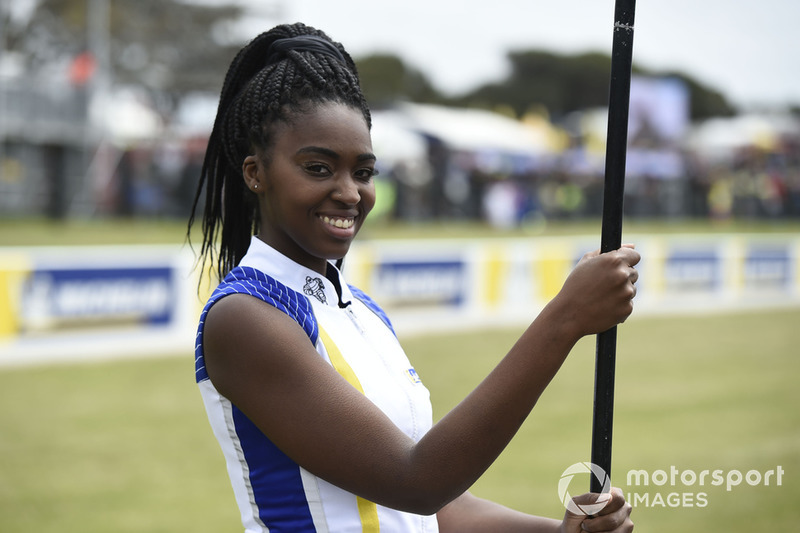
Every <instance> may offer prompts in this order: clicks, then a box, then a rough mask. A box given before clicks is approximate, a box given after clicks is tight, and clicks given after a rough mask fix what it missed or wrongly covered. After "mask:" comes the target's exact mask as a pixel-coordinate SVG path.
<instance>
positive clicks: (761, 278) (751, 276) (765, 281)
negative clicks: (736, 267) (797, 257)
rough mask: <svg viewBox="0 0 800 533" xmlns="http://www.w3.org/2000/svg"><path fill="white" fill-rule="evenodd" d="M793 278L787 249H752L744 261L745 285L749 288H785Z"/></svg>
mask: <svg viewBox="0 0 800 533" xmlns="http://www.w3.org/2000/svg"><path fill="white" fill-rule="evenodd" d="M791 277H792V258H791V256H790V255H789V250H788V249H787V248H775V249H751V250H750V251H749V252H748V254H747V256H746V257H745V259H744V285H745V287H748V288H757V289H763V288H785V287H788V286H789V282H790V281H791Z"/></svg>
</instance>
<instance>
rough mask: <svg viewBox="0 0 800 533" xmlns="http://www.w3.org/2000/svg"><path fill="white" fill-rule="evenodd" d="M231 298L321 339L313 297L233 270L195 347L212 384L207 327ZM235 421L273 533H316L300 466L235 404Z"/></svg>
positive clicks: (262, 514)
mask: <svg viewBox="0 0 800 533" xmlns="http://www.w3.org/2000/svg"><path fill="white" fill-rule="evenodd" d="M230 294H249V295H251V296H253V297H255V298H258V299H260V300H263V301H264V302H267V303H268V304H270V305H272V306H274V307H275V308H276V309H279V310H280V311H283V312H284V313H286V314H287V315H288V316H290V317H291V318H293V319H294V320H295V321H296V322H297V323H298V324H300V326H301V327H302V328H303V330H304V331H305V332H306V334H307V335H308V336H309V339H311V342H312V343H313V344H314V345H316V342H317V337H318V335H319V328H318V326H317V321H316V318H315V317H314V313H313V311H312V308H311V304H310V303H309V301H308V299H307V298H306V297H305V296H304V295H302V294H300V293H298V292H296V291H294V290H292V289H290V288H289V287H286V286H285V285H283V284H282V283H280V282H278V281H276V280H275V279H273V278H271V277H270V276H267V275H266V274H264V273H263V272H260V271H258V270H256V269H254V268H250V267H237V268H235V269H233V270H232V271H231V272H230V273H229V274H228V275H227V276H225V279H224V280H223V282H222V283H220V285H219V287H217V289H216V290H215V291H214V293H213V294H212V295H211V298H209V300H208V303H207V304H206V306H205V308H204V309H203V312H202V314H201V316H200V325H199V326H198V329H197V337H196V344H195V377H196V379H197V382H198V383H200V382H201V381H204V380H207V379H209V378H208V373H207V372H206V368H205V359H204V356H203V326H204V324H205V319H206V316H207V315H208V311H209V309H211V307H212V306H213V305H214V304H215V303H216V302H218V301H219V300H221V299H222V298H224V297H225V296H228V295H230ZM231 407H232V412H233V423H234V429H235V431H236V436H237V437H238V439H239V443H240V445H241V450H242V453H243V454H244V460H245V462H246V463H247V471H248V472H249V484H250V486H251V487H252V491H253V498H254V500H255V503H256V505H257V506H258V515H259V518H260V519H261V521H262V522H263V523H264V524H265V525H266V526H267V527H268V528H269V531H270V532H274V533H279V532H301V533H302V532H314V531H316V529H315V527H314V523H313V520H312V518H311V511H310V510H309V507H308V502H307V500H306V494H305V489H304V488H303V482H302V479H301V476H300V467H299V466H298V465H297V463H295V462H294V461H292V460H291V459H290V458H289V457H288V456H287V455H286V454H284V453H283V452H282V451H281V450H279V449H278V448H277V447H276V446H275V444H273V443H272V441H270V440H269V438H267V436H266V435H264V433H262V432H261V430H260V429H258V427H256V425H255V424H253V422H252V421H251V420H250V419H249V418H247V416H246V415H245V414H244V413H242V411H240V410H239V408H237V407H236V406H235V405H233V404H231Z"/></svg>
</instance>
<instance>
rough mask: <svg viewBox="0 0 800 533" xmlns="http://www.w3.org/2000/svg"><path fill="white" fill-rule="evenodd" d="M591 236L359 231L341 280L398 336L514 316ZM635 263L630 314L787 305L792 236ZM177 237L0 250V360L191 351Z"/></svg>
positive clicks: (793, 280) (553, 288) (714, 243)
mask: <svg viewBox="0 0 800 533" xmlns="http://www.w3.org/2000/svg"><path fill="white" fill-rule="evenodd" d="M595 240H596V239H595V238H593V237H559V238H532V239H511V240H506V239H485V240H472V241H462V240H442V241H440V240H419V241H415V240H396V241H365V242H361V243H358V244H357V245H354V247H353V249H352V250H351V253H350V254H349V255H348V257H347V259H346V261H345V267H344V268H345V273H346V275H347V278H348V280H349V281H350V283H352V284H353V285H356V286H358V287H359V288H361V289H363V290H365V291H366V292H367V293H369V294H370V295H371V296H372V297H373V298H374V299H375V300H376V301H377V302H378V303H379V304H380V305H381V306H383V307H384V308H385V309H386V311H387V312H388V314H389V316H390V318H391V319H392V321H393V323H394V325H395V329H396V330H397V332H398V334H400V335H412V334H417V333H424V332H430V331H440V330H445V329H454V328H475V327H487V326H515V327H516V326H520V327H521V326H524V325H525V324H527V323H529V322H530V321H531V320H532V319H533V317H534V316H535V315H536V313H537V312H538V311H539V310H540V309H541V308H542V306H544V305H545V304H546V302H547V301H549V300H550V299H551V298H552V297H553V296H555V295H556V294H557V293H558V290H559V289H560V287H561V284H562V283H563V281H564V279H566V277H567V275H568V274H569V272H570V271H571V269H572V268H573V267H574V265H575V263H577V262H578V261H579V260H580V258H581V257H582V256H583V254H584V253H586V252H587V251H590V250H592V249H594V248H596V247H597V244H596V242H595ZM626 241H631V242H636V243H637V248H638V249H639V251H640V252H641V253H642V256H643V260H642V262H641V263H640V265H639V266H638V269H639V271H640V274H641V276H640V281H639V283H638V288H639V292H638V295H637V297H636V301H635V305H636V314H637V315H645V314H653V313H687V312H721V311H730V310H740V309H748V308H757V307H762V308H768V307H769V308H774V307H787V306H800V236H797V235H789V234H759V235H756V234H753V235H730V236H727V235H670V236H635V235H631V236H626ZM194 263H195V258H194V256H193V255H192V253H191V251H189V250H186V249H184V248H181V247H171V246H162V247H153V246H148V247H136V246H128V247H68V248H0V364H19V363H33V362H46V361H59V360H74V359H90V358H105V357H117V356H147V355H151V356H159V355H165V354H170V353H176V352H181V351H185V352H187V353H191V351H192V349H193V346H194V332H195V328H196V321H197V317H198V316H199V313H200V310H201V307H202V302H203V300H204V299H205V297H206V296H207V294H208V291H207V287H206V286H205V284H198V280H199V277H198V275H197V272H195V270H194V268H193V267H194Z"/></svg>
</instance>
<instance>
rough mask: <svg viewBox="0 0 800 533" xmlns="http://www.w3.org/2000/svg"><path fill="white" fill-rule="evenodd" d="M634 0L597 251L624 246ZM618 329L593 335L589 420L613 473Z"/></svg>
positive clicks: (598, 452)
mask: <svg viewBox="0 0 800 533" xmlns="http://www.w3.org/2000/svg"><path fill="white" fill-rule="evenodd" d="M635 8H636V0H616V5H615V9H614V40H613V43H612V50H611V83H610V87H609V97H608V136H607V141H606V166H605V185H604V190H603V222H602V236H601V242H600V251H601V252H602V253H606V252H610V251H612V250H616V249H618V248H619V247H620V246H622V204H623V199H624V193H625V157H626V149H627V143H628V105H629V103H630V89H631V66H632V62H633V21H634V12H635ZM616 351H617V328H616V327H614V328H611V329H610V330H608V331H606V332H603V333H601V334H599V335H598V336H597V352H596V361H595V380H594V414H593V420H592V463H594V464H596V465H598V466H600V467H601V468H602V469H603V470H604V471H605V473H606V475H607V476H610V475H611V433H612V428H613V419H614V372H615V368H614V367H615V364H616ZM603 481H604V480H602V479H597V476H592V481H591V487H590V490H591V491H592V492H600V491H601V489H602V486H603Z"/></svg>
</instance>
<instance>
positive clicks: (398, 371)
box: [189, 24, 639, 533]
mask: <svg viewBox="0 0 800 533" xmlns="http://www.w3.org/2000/svg"><path fill="white" fill-rule="evenodd" d="M370 124H371V120H370V113H369V109H368V107H367V104H366V102H365V101H364V97H363V95H362V93H361V90H360V87H359V82H358V77H357V73H356V68H355V65H354V64H353V61H352V59H351V58H350V56H349V55H348V54H347V53H346V52H345V50H344V49H343V48H342V46H341V45H340V44H338V43H334V42H332V41H331V40H330V39H329V38H328V37H327V36H326V35H325V34H323V33H322V32H320V31H317V30H315V29H312V28H309V27H307V26H304V25H302V24H294V25H285V26H278V27H276V28H274V29H272V30H271V31H269V32H266V33H264V34H262V35H260V36H259V37H257V38H256V39H255V40H253V41H252V42H251V43H250V44H249V45H247V46H246V47H245V48H244V49H242V50H241V52H240V53H239V54H238V55H237V57H236V58H235V59H234V60H233V63H232V64H231V67H230V69H229V71H228V74H227V77H226V79H225V84H224V87H223V89H222V94H221V98H220V103H219V110H218V114H217V118H216V122H215V124H214V129H213V132H212V134H211V138H210V141H209V145H208V150H207V153H206V159H205V163H204V166H203V172H202V176H201V180H200V187H199V188H198V192H197V197H196V200H195V209H197V204H198V200H199V199H200V197H201V191H202V189H203V187H205V198H204V201H205V206H204V208H203V217H202V220H203V236H204V240H203V247H202V254H203V257H204V260H208V261H212V262H214V263H216V267H217V272H218V274H219V276H220V278H224V280H223V281H222V283H221V284H220V285H219V287H218V288H217V290H216V291H215V292H214V294H213V295H212V296H211V298H210V300H209V302H208V304H207V305H206V307H205V309H204V311H203V314H202V317H201V321H200V326H199V329H198V335H197V348H196V374H197V381H198V384H199V387H200V390H201V392H202V396H203V400H204V402H205V406H206V409H207V412H208V416H209V420H210V422H211V425H212V427H213V430H214V432H215V435H216V437H217V439H218V440H219V442H220V445H221V447H222V450H223V453H224V455H225V458H226V461H227V466H228V472H229V474H230V478H231V482H232V485H233V489H234V493H235V496H236V499H237V502H238V504H239V507H240V510H241V514H242V521H243V523H244V526H245V529H246V531H248V532H256V531H258V532H266V531H270V532H285V531H292V532H295V531H328V532H345V531H347V532H349V531H365V532H372V531H382V532H384V533H386V532H398V533H399V532H403V533H407V532H423V531H426V532H435V531H442V532H447V531H453V532H459V533H464V532H469V531H491V532H497V531H502V532H513V531H540V532H556V531H559V532H563V533H575V532H577V531H582V530H583V531H614V532H623V531H625V532H627V531H631V530H632V529H633V525H632V523H631V521H630V518H629V514H630V506H629V505H628V504H626V503H625V501H624V499H623V497H622V493H621V492H620V491H617V490H615V491H614V492H613V493H612V497H611V499H610V501H609V502H608V503H607V504H606V505H605V507H604V508H603V510H602V511H601V512H600V513H598V516H596V517H592V518H589V517H586V516H577V515H573V514H571V513H569V512H567V514H566V516H565V518H564V520H563V521H557V520H549V519H545V518H539V517H535V516H529V515H526V514H523V513H519V512H516V511H512V510H510V509H508V508H505V507H503V506H501V505H498V504H495V503H492V502H489V501H486V500H483V499H479V498H477V497H475V496H473V495H471V494H470V493H469V492H468V491H467V489H468V488H469V487H470V485H472V484H473V483H474V482H475V480H477V479H478V477H479V476H480V475H481V474H482V473H483V472H484V471H485V470H486V468H488V467H489V465H490V464H491V463H492V462H493V461H494V460H495V459H496V458H497V456H498V455H499V454H500V453H501V451H502V450H503V449H504V447H505V446H506V444H507V443H508V442H509V440H510V439H511V438H512V437H513V436H514V434H515V433H516V431H517V429H518V428H519V427H520V425H521V424H522V422H523V421H524V420H525V417H526V416H527V415H528V413H529V412H530V411H531V409H532V408H533V406H534V405H535V404H536V401H537V399H538V398H539V396H540V395H541V393H542V392H543V390H544V388H545V387H546V386H547V384H548V383H549V382H550V380H551V379H552V377H553V376H554V375H555V373H556V371H557V370H558V368H559V367H560V365H561V364H562V362H563V361H564V359H565V358H566V356H567V355H568V353H569V351H570V350H571V348H572V347H573V345H574V344H575V342H576V341H577V340H578V339H580V338H581V337H582V336H584V335H587V334H592V333H597V332H599V331H603V330H605V329H608V328H609V327H611V326H614V325H615V324H618V323H620V322H622V321H624V320H625V318H626V317H627V316H628V315H629V314H630V313H631V311H632V304H631V300H632V298H633V296H634V294H635V292H636V290H635V288H634V283H635V281H636V279H637V274H636V271H635V270H634V268H633V267H634V265H635V264H636V263H637V262H638V260H639V256H638V254H637V253H636V252H635V251H634V250H633V249H632V248H623V249H621V250H618V251H616V252H612V253H608V254H603V255H598V254H597V253H593V254H589V255H587V256H586V257H584V259H583V260H582V261H581V262H580V263H579V264H578V265H577V267H576V268H575V270H574V271H573V272H572V274H571V275H570V277H569V278H568V280H567V281H566V283H565V285H564V287H563V289H562V290H561V292H560V293H559V294H558V296H556V298H555V299H553V301H552V302H550V304H548V306H547V307H546V308H545V309H544V310H543V312H542V313H541V314H540V315H539V316H538V317H537V318H536V319H535V320H534V322H533V323H532V324H531V326H530V327H529V328H528V329H527V331H525V333H524V334H523V335H522V337H521V338H520V339H519V341H518V342H517V344H516V345H515V346H514V347H513V348H512V349H511V351H510V352H509V353H508V355H507V356H506V357H505V358H504V359H503V360H502V362H501V363H500V364H499V365H498V366H497V367H496V368H495V369H494V371H493V372H492V373H491V374H489V376H487V377H486V379H485V380H484V381H483V383H481V384H480V385H479V386H478V387H477V388H476V389H475V390H474V391H473V392H472V393H471V394H470V395H469V396H468V397H467V398H466V399H464V401H463V402H462V403H461V404H460V405H459V406H458V407H456V408H455V409H453V411H452V412H451V413H449V414H448V415H447V416H445V417H444V418H443V419H442V420H441V421H439V422H438V423H437V424H436V425H432V421H431V406H430V400H429V395H428V391H427V390H426V389H425V387H424V386H423V385H422V383H421V382H420V380H419V378H418V377H417V375H416V372H414V370H413V367H412V365H411V364H410V363H409V361H408V359H407V358H406V356H405V354H404V353H403V350H402V348H401V347H400V345H399V343H398V341H397V339H396V337H395V335H394V332H393V330H392V327H391V323H390V322H389V320H388V318H387V317H386V316H385V315H384V313H383V312H382V311H381V309H380V308H379V307H378V306H377V305H376V304H375V303H374V302H373V301H372V300H371V299H370V298H369V297H368V296H366V295H365V294H364V293H362V292H361V291H359V290H358V289H356V288H354V287H350V286H348V285H347V283H346V282H345V280H344V278H343V277H342V274H341V272H339V270H338V268H337V267H336V265H335V262H336V261H338V260H339V259H341V258H343V257H344V256H345V254H346V253H347V251H348V249H349V247H350V244H351V243H352V241H353V239H354V237H355V236H356V234H357V233H358V230H359V229H360V228H361V226H362V225H363V224H364V220H365V219H366V217H367V215H368V214H369V212H370V209H372V207H373V205H374V204H375V189H374V185H373V179H372V178H373V176H374V174H375V170H374V168H375V161H376V157H375V155H374V154H373V152H372V146H371V141H370ZM192 218H194V217H192ZM189 224H190V228H191V224H192V220H190V223H189ZM218 237H219V239H218ZM217 240H219V251H218V252H217V251H216V242H217ZM582 498H589V499H591V498H592V497H591V496H589V495H587V496H583V497H582Z"/></svg>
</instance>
